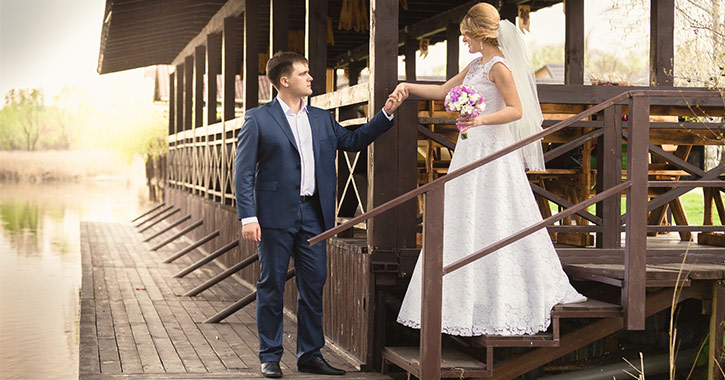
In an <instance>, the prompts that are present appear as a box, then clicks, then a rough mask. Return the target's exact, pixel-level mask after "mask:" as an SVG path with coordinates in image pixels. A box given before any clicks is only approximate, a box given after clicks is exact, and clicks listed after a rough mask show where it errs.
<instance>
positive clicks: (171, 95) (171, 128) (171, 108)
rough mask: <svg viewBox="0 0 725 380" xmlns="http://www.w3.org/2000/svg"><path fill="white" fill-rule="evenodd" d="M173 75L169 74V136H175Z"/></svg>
mask: <svg viewBox="0 0 725 380" xmlns="http://www.w3.org/2000/svg"><path fill="white" fill-rule="evenodd" d="M175 85H176V84H175V83H174V73H171V74H169V136H171V135H174V134H176V123H175V121H176V118H174V109H175V107H176V99H175V98H174V95H175V91H174V90H175Z"/></svg>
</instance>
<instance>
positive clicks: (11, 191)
mask: <svg viewBox="0 0 725 380" xmlns="http://www.w3.org/2000/svg"><path fill="white" fill-rule="evenodd" d="M150 205H151V204H150V203H149V202H148V201H147V200H146V191H145V190H144V189H143V187H141V186H139V185H130V184H123V183H121V184H119V183H40V184H35V183H32V184H31V183H3V182H0V226H1V228H0V377H2V378H3V379H63V380H65V379H77V378H78V343H79V336H78V322H79V315H80V303H79V291H80V284H81V255H80V221H82V220H83V221H107V222H111V221H118V222H124V221H128V220H130V219H131V218H133V217H134V216H136V215H138V214H139V213H140V212H141V210H143V209H146V208H148V207H150Z"/></svg>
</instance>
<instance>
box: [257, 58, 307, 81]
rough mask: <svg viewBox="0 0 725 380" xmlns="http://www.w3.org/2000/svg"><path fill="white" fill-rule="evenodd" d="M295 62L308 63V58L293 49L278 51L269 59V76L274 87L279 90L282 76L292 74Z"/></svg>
mask: <svg viewBox="0 0 725 380" xmlns="http://www.w3.org/2000/svg"><path fill="white" fill-rule="evenodd" d="M295 62H301V63H304V64H305V65H307V64H308V63H307V58H305V57H304V56H303V55H301V54H298V53H295V52H291V51H278V52H277V53H275V54H274V56H272V58H270V59H269V60H268V61H267V78H269V81H270V82H272V85H273V86H274V88H276V89H277V90H279V86H280V82H279V80H280V78H282V77H283V76H288V75H290V74H292V66H293V65H294V63H295Z"/></svg>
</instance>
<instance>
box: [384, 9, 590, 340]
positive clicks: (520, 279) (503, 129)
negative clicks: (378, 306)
mask: <svg viewBox="0 0 725 380" xmlns="http://www.w3.org/2000/svg"><path fill="white" fill-rule="evenodd" d="M460 28H461V33H462V34H463V40H464V42H465V43H466V44H467V45H468V48H469V51H470V52H471V53H481V57H480V58H476V59H474V60H473V61H472V62H471V63H470V64H469V65H468V67H466V68H465V69H464V70H463V71H461V72H460V73H458V74H457V75H456V76H455V77H453V78H451V79H450V80H449V81H448V82H446V83H445V84H443V85H423V84H412V83H401V84H399V85H398V87H396V89H395V91H393V93H392V94H391V95H390V97H391V98H393V99H395V100H398V101H399V100H402V99H405V98H407V97H408V95H410V94H413V95H417V96H420V97H423V98H427V99H443V98H444V97H445V95H446V94H447V93H448V91H449V90H450V89H451V88H453V87H454V86H457V85H460V84H466V85H469V86H472V87H473V88H475V89H476V90H478V91H479V92H480V93H481V94H482V95H483V98H484V101H485V103H486V108H485V110H484V111H483V113H482V114H481V115H479V116H478V117H475V118H466V117H460V118H459V119H458V124H459V125H462V129H461V133H468V138H467V139H465V140H463V139H461V138H460V137H459V138H458V144H457V145H456V151H455V154H454V155H453V159H452V160H451V164H450V167H449V171H454V170H456V169H458V168H460V167H463V166H465V165H466V164H469V163H471V162H473V161H476V160H478V159H481V158H483V157H485V156H487V155H489V154H491V153H493V152H495V151H497V150H500V149H502V148H504V147H506V146H509V145H511V144H514V143H515V142H516V141H518V140H520V139H522V138H525V137H528V136H530V135H532V134H534V133H536V132H539V131H541V121H542V120H543V117H542V114H541V109H540V108H539V103H538V95H537V94H536V84H535V82H534V78H533V74H532V70H531V67H530V66H529V65H530V58H529V57H528V51H527V50H526V46H525V45H524V43H523V40H522V38H521V36H520V35H519V32H518V31H517V30H516V27H515V26H514V25H512V24H511V23H510V22H508V21H502V22H501V21H500V16H499V14H498V11H496V8H494V7H493V6H491V5H490V4H487V3H479V4H476V5H475V6H473V7H472V8H471V9H470V10H469V11H468V13H467V14H466V16H465V17H464V18H463V20H462V21H461V25H460ZM499 45H500V46H499ZM522 109H523V111H522ZM526 168H528V169H531V170H544V160H543V154H542V151H541V144H540V143H539V142H535V143H533V144H530V145H529V146H527V147H525V148H523V152H522V151H521V150H519V151H516V152H513V153H510V154H508V155H506V156H504V157H501V158H499V159H497V160H495V161H493V162H491V163H489V164H486V165H484V166H482V167H479V168H478V169H475V170H474V171H472V172H469V173H467V174H465V175H463V176H461V177H458V178H456V179H454V180H452V181H450V182H448V183H447V184H446V186H445V205H444V210H445V212H444V233H443V235H444V237H443V265H444V266H445V265H448V264H450V263H452V262H454V261H456V260H458V259H461V258H463V257H466V256H468V255H470V254H472V253H474V252H476V251H478V250H481V249H483V248H485V247H486V246H488V245H490V244H492V243H494V242H496V241H498V240H501V239H503V238H505V237H507V236H509V235H511V234H513V233H515V232H518V231H520V230H522V229H523V228H525V227H528V226H530V225H532V224H534V223H536V222H539V221H541V215H540V214H539V212H538V211H537V210H538V209H537V204H536V200H535V199H534V195H533V193H532V192H531V188H530V186H529V183H528V179H527V177H526V173H525V169H526ZM421 286H422V284H421V260H420V258H419V260H418V263H417V264H416V267H415V270H414V271H413V275H412V278H411V281H410V285H409V287H408V291H407V293H406V295H405V299H404V300H403V305H402V307H401V309H400V313H399V315H398V322H399V323H401V324H403V325H405V326H409V327H413V328H420V320H421V318H420V309H421ZM585 299H586V298H585V297H584V296H582V295H581V294H579V293H578V292H577V291H576V290H575V289H574V288H573V287H572V286H571V284H569V280H568V278H567V276H566V274H565V273H564V271H563V270H562V268H561V263H560V262H559V258H558V256H557V254H556V251H555V250H554V246H553V244H552V242H551V240H550V238H549V235H548V233H547V231H546V230H545V229H541V230H538V231H537V232H536V233H533V234H531V235H529V236H527V237H525V238H523V239H520V240H518V241H516V242H515V243H512V244H510V245H508V246H505V247H503V248H501V249H499V250H497V251H495V252H493V253H491V254H489V255H487V256H484V257H483V258H481V259H479V260H477V261H474V262H473V263H471V264H469V265H467V266H464V267H462V268H460V269H458V270H456V271H454V272H452V273H450V274H448V275H446V276H444V277H443V316H442V317H443V318H442V332H443V333H446V334H451V335H459V336H475V335H523V334H535V333H537V332H539V331H544V330H546V329H547V328H548V326H549V324H550V322H551V316H550V315H551V309H552V308H553V307H554V305H556V304H558V303H569V302H580V301H584V300H585Z"/></svg>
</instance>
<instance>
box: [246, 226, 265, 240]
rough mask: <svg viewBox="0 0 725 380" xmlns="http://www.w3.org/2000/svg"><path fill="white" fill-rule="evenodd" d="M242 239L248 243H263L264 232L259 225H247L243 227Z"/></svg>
mask: <svg viewBox="0 0 725 380" xmlns="http://www.w3.org/2000/svg"><path fill="white" fill-rule="evenodd" d="M242 239H244V240H246V241H261V240H262V230H261V229H260V228H259V223H256V222H255V223H247V224H245V225H243V226H242Z"/></svg>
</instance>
